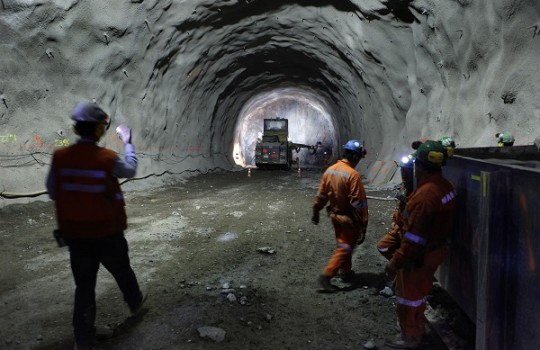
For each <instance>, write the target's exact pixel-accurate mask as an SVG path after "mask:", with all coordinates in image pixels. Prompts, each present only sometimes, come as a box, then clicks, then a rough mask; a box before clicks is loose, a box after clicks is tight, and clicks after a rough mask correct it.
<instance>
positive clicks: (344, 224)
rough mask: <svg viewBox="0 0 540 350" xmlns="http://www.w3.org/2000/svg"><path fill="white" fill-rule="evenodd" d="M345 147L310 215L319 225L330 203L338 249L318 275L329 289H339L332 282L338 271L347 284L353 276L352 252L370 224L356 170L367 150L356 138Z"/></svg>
mask: <svg viewBox="0 0 540 350" xmlns="http://www.w3.org/2000/svg"><path fill="white" fill-rule="evenodd" d="M343 148H344V154H343V158H342V159H341V160H338V161H337V162H336V163H335V164H334V165H332V166H330V167H329V168H328V169H327V170H326V171H325V172H324V174H323V176H322V180H321V183H320V185H319V190H318V193H317V196H316V197H315V200H314V203H313V216H312V218H311V221H312V222H313V223H314V224H315V225H317V224H318V223H319V212H320V210H321V209H322V208H324V206H325V205H326V204H327V203H329V206H328V207H327V208H326V209H327V212H328V216H329V217H330V219H331V220H332V224H333V226H334V230H335V236H336V242H337V248H336V250H335V252H334V255H333V256H332V258H331V259H330V261H329V262H328V264H327V266H326V267H325V268H324V270H323V273H322V274H321V276H320V277H319V284H320V285H321V287H322V288H323V290H324V291H326V292H336V291H338V290H339V288H338V287H337V286H335V285H333V284H332V283H331V281H330V280H331V279H332V277H334V276H336V275H337V274H338V273H340V275H341V279H342V281H343V282H345V283H348V282H350V281H351V280H352V278H353V277H354V271H353V270H352V253H353V251H354V248H355V247H356V246H357V245H358V244H361V243H362V242H363V241H364V238H365V235H366V229H367V225H368V206H367V198H366V192H365V190H364V185H363V184H362V177H361V176H360V173H359V172H358V171H356V170H355V168H356V166H357V165H358V163H359V162H360V160H361V159H362V158H363V157H365V155H366V150H365V149H364V146H363V144H362V143H361V142H360V141H357V140H350V141H348V142H347V143H346V144H345V145H344V146H343Z"/></svg>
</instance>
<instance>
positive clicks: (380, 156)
mask: <svg viewBox="0 0 540 350" xmlns="http://www.w3.org/2000/svg"><path fill="white" fill-rule="evenodd" d="M0 7H1V11H0V32H1V33H2V36H1V39H0V45H1V47H2V58H1V59H0V60H1V62H2V69H1V70H0V81H1V85H0V98H1V101H0V102H1V103H0V126H1V129H0V130H1V131H0V147H1V150H0V157H1V163H2V165H1V166H0V169H1V172H2V191H3V192H10V193H21V194H24V193H35V192H36V191H41V190H43V188H44V186H43V178H44V177H45V174H46V171H47V169H48V165H49V163H50V158H51V154H52V153H53V152H54V150H55V149H57V148H59V147H64V146H66V145H69V144H71V143H73V142H74V141H75V140H76V137H75V135H74V134H73V131H72V130H71V128H72V122H71V120H70V119H69V116H70V113H71V111H72V109H73V108H74V106H75V105H76V104H77V103H78V102H83V101H85V102H95V103H97V104H98V105H99V106H101V107H102V108H103V109H104V110H105V111H106V112H107V113H109V114H110V115H111V116H112V118H113V125H115V124H119V123H127V124H129V125H130V126H131V127H132V129H133V135H134V144H135V147H136V151H137V152H138V155H139V161H140V162H139V172H138V176H139V177H140V178H142V179H143V180H141V181H132V182H131V183H130V184H129V186H131V187H130V188H146V187H151V186H156V185H161V184H164V183H168V182H170V181H172V180H173V179H174V178H175V177H179V176H180V177H181V176H183V175H192V174H194V173H195V174H197V173H207V172H208V171H213V170H216V169H235V167H242V166H246V165H249V164H252V152H253V144H254V142H255V140H256V137H257V134H258V133H259V132H260V129H261V127H262V126H261V123H260V121H261V119H263V118H266V117H268V116H270V117H279V118H287V119H289V120H290V125H291V130H290V131H291V132H290V138H291V140H292V141H293V142H298V143H308V144H311V143H316V142H319V141H320V142H322V143H324V144H325V147H326V148H327V149H328V150H329V151H330V152H331V153H332V157H333V158H334V159H335V158H337V157H339V153H340V151H341V146H342V145H343V144H344V143H345V142H346V141H347V140H348V139H352V138H355V139H359V140H362V141H363V142H364V143H365V146H366V149H367V150H368V155H369V157H368V159H367V160H366V161H365V162H363V164H364V165H365V166H366V167H368V166H369V165H370V164H372V163H373V162H374V161H377V160H393V159H399V158H400V157H401V155H402V154H403V153H405V152H408V151H409V150H410V147H409V145H410V142H411V141H412V140H415V139H418V138H434V139H437V138H440V137H442V136H451V137H453V138H454V139H455V141H456V142H457V144H458V146H460V147H470V146H487V145H492V144H494V143H495V138H494V134H495V133H497V132H500V131H509V132H512V133H513V134H514V135H515V137H516V140H517V141H516V144H522V145H524V144H530V143H532V141H533V140H534V138H535V137H536V135H535V133H537V131H538V125H539V124H540V109H539V106H538V104H539V103H538V99H537V98H536V97H537V96H536V93H537V92H538V87H537V86H538V83H537V81H539V79H538V75H539V73H538V70H537V69H535V68H534V67H536V60H537V56H538V53H539V45H538V29H537V28H538V12H539V7H540V5H538V4H537V3H536V2H533V1H528V2H516V1H510V0H497V1H465V0H459V1H451V2H447V3H445V4H440V3H439V2H437V1H430V0H423V1H410V0H404V1H401V0H388V1H379V0H373V1H367V2H365V1H339V2H335V1H328V0H316V1H305V0H296V1H285V0H272V1H270V0H259V1H255V0H242V1H190V2H185V1H173V0H169V1H149V0H132V1H127V2H109V1H77V0H71V1H68V0H64V1H60V0H56V1H50V2H42V1H22V0H3V1H2V2H1V3H0ZM102 144H103V145H104V146H106V147H111V148H113V149H115V150H117V151H119V152H120V151H121V144H120V143H119V141H118V139H117V138H116V135H115V134H114V132H109V133H108V134H107V136H106V137H105V138H104V139H103V140H102ZM300 154H302V152H300ZM302 157H303V155H302ZM6 202H7V201H2V202H1V203H2V204H6Z"/></svg>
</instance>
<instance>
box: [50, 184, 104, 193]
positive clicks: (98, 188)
mask: <svg viewBox="0 0 540 350" xmlns="http://www.w3.org/2000/svg"><path fill="white" fill-rule="evenodd" d="M60 187H61V188H62V189H63V190H64V191H71V192H88V193H103V192H105V191H106V187H105V185H79V184H61V185H60Z"/></svg>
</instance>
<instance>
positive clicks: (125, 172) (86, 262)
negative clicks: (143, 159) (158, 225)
mask: <svg viewBox="0 0 540 350" xmlns="http://www.w3.org/2000/svg"><path fill="white" fill-rule="evenodd" d="M71 119H72V120H74V121H75V125H74V127H73V128H74V130H75V133H76V134H77V135H79V136H80V138H79V140H78V141H77V142H76V143H75V144H73V145H71V146H68V147H66V148H62V149H58V150H56V151H55V152H54V155H53V159H52V165H51V169H50V171H49V174H48V177H47V183H46V184H47V190H48V193H49V197H50V198H51V199H53V200H54V201H55V206H56V217H57V222H58V230H57V231H56V232H55V237H57V239H58V242H59V245H63V244H66V245H67V246H68V247H69V253H70V261H71V270H72V272H73V277H74V279H75V285H76V289H75V303H74V309H73V330H74V334H75V349H76V350H81V349H91V348H92V346H93V345H94V341H95V335H96V328H95V325H94V322H95V319H96V300H95V286H96V277H97V272H98V269H99V266H100V264H102V265H103V266H104V267H105V268H106V269H107V270H108V271H109V272H110V273H111V274H112V275H113V276H114V278H115V280H116V281H117V283H118V286H119V287H120V290H121V291H122V294H123V297H124V300H125V302H126V303H127V304H128V306H129V308H130V310H131V312H132V313H138V312H139V311H140V310H141V307H142V305H143V303H144V301H145V299H146V293H145V292H143V291H141V289H140V288H139V284H138V282H137V278H136V276H135V273H134V272H133V269H132V268H131V265H130V261H129V256H128V244H127V241H126V239H125V237H124V230H125V229H126V226H127V222H126V211H125V209H124V205H125V204H124V197H123V194H122V190H121V189H120V185H119V182H118V178H132V177H133V176H135V173H136V171H137V157H136V156H135V149H134V146H133V144H132V143H131V141H132V140H131V129H130V128H129V127H127V126H126V125H120V126H118V128H117V130H116V131H117V133H118V136H119V137H120V139H121V140H122V141H123V142H124V144H125V156H124V158H123V159H122V158H121V157H119V156H118V155H117V154H116V152H114V151H112V150H109V149H106V148H103V147H100V146H98V145H97V142H98V141H99V140H100V139H101V137H102V136H103V135H104V134H105V132H106V130H107V129H108V127H109V125H110V123H111V118H110V117H109V115H108V114H107V113H105V112H104V111H103V110H102V109H101V108H100V107H98V106H97V105H95V104H88V103H81V104H79V105H77V106H76V107H75V109H74V111H73V113H72V115H71Z"/></svg>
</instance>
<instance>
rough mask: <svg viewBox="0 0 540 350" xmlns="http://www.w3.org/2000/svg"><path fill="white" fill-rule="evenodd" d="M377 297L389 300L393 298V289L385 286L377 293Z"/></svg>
mask: <svg viewBox="0 0 540 350" xmlns="http://www.w3.org/2000/svg"><path fill="white" fill-rule="evenodd" d="M379 295H382V296H383V297H386V298H390V297H393V296H394V288H392V287H391V286H385V287H384V288H383V289H381V290H380V291H379Z"/></svg>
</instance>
